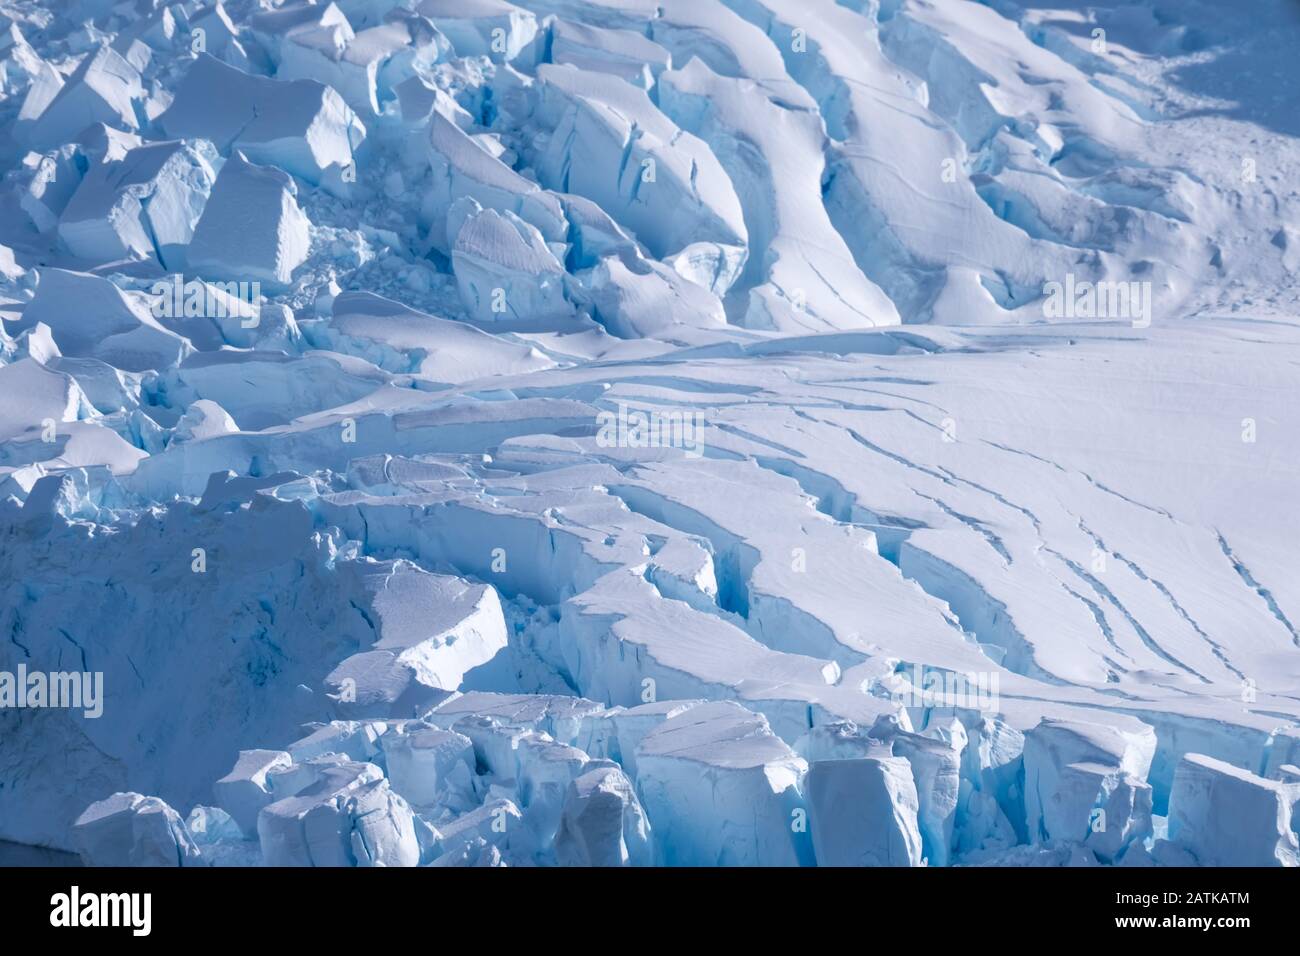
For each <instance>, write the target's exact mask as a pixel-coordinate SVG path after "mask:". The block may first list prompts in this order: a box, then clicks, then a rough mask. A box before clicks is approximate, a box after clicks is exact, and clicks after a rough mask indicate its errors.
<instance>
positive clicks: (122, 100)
mask: <svg viewBox="0 0 1300 956" xmlns="http://www.w3.org/2000/svg"><path fill="white" fill-rule="evenodd" d="M29 96H30V94H29ZM143 99H144V86H143V84H142V83H141V80H140V73H139V71H138V70H137V69H136V68H135V67H134V66H132V65H131V64H130V63H128V62H127V61H126V60H125V59H123V58H122V56H121V55H120V54H118V53H117V51H116V50H114V49H113V48H112V47H109V46H103V47H100V48H99V49H98V50H96V51H95V52H94V53H89V54H87V55H86V56H85V57H84V58H83V59H82V61H81V63H80V64H79V65H78V66H77V69H76V70H75V71H74V72H73V74H72V75H71V76H70V77H68V80H67V82H66V83H64V84H63V87H62V88H61V89H60V90H59V91H58V93H57V94H55V96H54V97H53V98H52V99H51V100H50V102H49V105H47V106H46V107H45V109H44V110H42V111H41V113H40V115H39V117H37V118H35V119H34V121H33V122H32V125H31V127H30V128H29V129H28V130H27V137H28V140H29V142H31V143H32V144H33V145H34V146H36V147H37V148H38V149H48V148H50V147H53V146H58V145H59V144H61V143H67V142H70V141H71V140H74V139H76V138H77V135H78V134H79V133H80V132H81V131H82V130H84V129H85V128H86V127H87V126H90V125H91V124H93V123H104V124H105V125H107V126H114V127H117V128H118V129H126V130H134V129H138V128H139V127H140V115H139V112H138V110H139V108H140V105H141V101H142V100H143Z"/></svg>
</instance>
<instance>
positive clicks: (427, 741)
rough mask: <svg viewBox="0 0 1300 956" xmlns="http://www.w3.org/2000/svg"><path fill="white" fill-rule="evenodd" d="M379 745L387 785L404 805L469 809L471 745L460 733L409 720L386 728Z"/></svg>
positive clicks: (471, 796) (472, 764)
mask: <svg viewBox="0 0 1300 956" xmlns="http://www.w3.org/2000/svg"><path fill="white" fill-rule="evenodd" d="M380 746H381V747H382V748H383V752H384V758H385V763H386V764H387V768H388V779H389V782H390V783H391V784H392V787H393V789H394V790H396V791H397V792H398V793H400V794H401V795H402V796H403V797H405V798H406V800H407V802H408V803H411V804H412V805H414V806H416V807H434V806H445V807H450V808H451V809H453V810H458V811H465V810H468V809H470V808H472V807H473V805H474V803H475V802H476V800H475V795H474V786H473V778H474V773H475V762H474V744H473V742H472V741H471V740H470V739H469V738H468V737H466V736H465V735H464V734H459V733H456V732H455V731H452V730H441V729H439V728H437V727H431V726H429V725H428V724H425V723H422V722H420V721H410V722H404V723H398V724H395V725H394V726H392V727H390V728H389V730H388V731H387V732H386V733H385V734H384V735H383V737H381V738H380Z"/></svg>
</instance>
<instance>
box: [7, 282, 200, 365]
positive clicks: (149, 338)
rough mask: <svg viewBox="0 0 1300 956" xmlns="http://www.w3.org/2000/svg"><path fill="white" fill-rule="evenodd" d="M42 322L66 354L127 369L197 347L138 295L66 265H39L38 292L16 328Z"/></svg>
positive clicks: (164, 361)
mask: <svg viewBox="0 0 1300 956" xmlns="http://www.w3.org/2000/svg"><path fill="white" fill-rule="evenodd" d="M38 322H43V323H44V324H45V325H47V326H48V327H49V329H50V331H51V333H52V334H53V336H54V341H55V342H57V343H58V346H59V351H60V352H62V353H63V354H64V355H67V356H70V357H72V358H97V359H101V360H102V361H105V362H107V363H109V364H110V365H113V366H116V367H117V368H119V369H123V370H125V371H133V372H142V371H145V370H146V369H164V368H168V367H170V366H173V365H176V364H177V363H178V362H180V361H181V360H182V359H184V358H185V356H187V355H189V354H190V353H191V352H192V351H193V347H192V346H191V345H190V343H189V342H188V341H187V340H186V339H184V338H182V337H181V336H179V335H176V334H175V333H174V332H171V331H168V330H167V329H165V328H163V327H162V326H161V325H160V324H159V323H158V321H157V320H156V319H155V318H154V317H153V316H152V315H151V314H150V311H149V309H148V308H146V307H145V306H144V305H143V304H142V303H141V301H140V300H139V298H138V297H135V296H132V297H130V298H128V297H127V294H126V293H123V292H122V291H121V290H120V289H118V287H117V286H115V285H114V284H113V283H111V282H109V281H108V280H107V279H103V278H100V277H99V276H92V275H87V274H85V273H81V272H70V271H67V270H65V269H42V270H41V281H40V285H39V286H37V289H36V296H35V298H34V299H32V301H31V303H30V304H29V305H28V306H27V309H26V310H25V311H24V313H23V318H22V321H21V322H20V323H19V325H18V327H19V328H21V329H27V328H31V327H33V326H35V325H36V323H38Z"/></svg>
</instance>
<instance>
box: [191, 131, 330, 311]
mask: <svg viewBox="0 0 1300 956" xmlns="http://www.w3.org/2000/svg"><path fill="white" fill-rule="evenodd" d="M297 194H298V190H297V187H296V186H295V185H294V182H293V177H291V176H290V175H289V174H288V173H286V172H285V171H284V170H282V169H277V168H276V167H274V166H258V165H255V164H253V163H251V162H249V161H248V160H247V159H245V158H244V156H243V155H242V154H241V153H239V152H236V153H235V154H234V155H233V156H231V157H230V159H228V160H226V162H225V165H223V166H222V167H221V172H220V173H219V174H218V176H217V181H216V183H215V184H214V185H213V187H212V194H211V195H210V196H209V197H208V202H207V205H206V206H205V207H204V209H203V215H202V216H201V217H200V218H199V221H198V224H197V225H196V226H195V227H194V237H193V239H192V240H191V242H190V246H189V252H188V259H189V267H190V268H191V269H193V270H194V271H195V272H197V273H199V274H200V275H201V276H203V277H204V278H205V279H218V280H226V281H249V280H255V281H259V282H263V283H265V284H266V285H267V286H269V287H270V288H269V289H268V291H273V290H277V289H282V288H284V287H285V286H287V285H288V284H289V282H290V280H291V278H292V276H293V271H294V270H295V269H296V268H298V266H300V265H301V264H302V263H303V261H304V260H305V259H306V258H307V252H308V249H309V247H310V246H311V235H310V228H311V224H310V223H309V222H308V221H307V216H306V214H305V213H304V212H303V211H302V210H301V209H300V208H299V207H298V199H297Z"/></svg>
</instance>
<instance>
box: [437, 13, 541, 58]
mask: <svg viewBox="0 0 1300 956" xmlns="http://www.w3.org/2000/svg"><path fill="white" fill-rule="evenodd" d="M415 10H416V12H417V13H419V14H420V15H421V16H425V17H428V18H429V19H430V20H432V21H433V24H434V26H436V27H437V28H438V29H439V30H441V31H442V32H443V33H444V34H445V35H446V37H447V39H448V40H450V41H451V44H452V46H453V47H454V48H455V50H456V54H457V55H458V56H486V57H489V58H490V59H492V60H495V61H497V62H498V63H501V62H509V61H510V60H514V59H515V58H517V57H518V56H519V55H520V53H522V52H523V51H524V50H525V49H526V48H527V47H528V46H529V44H530V43H532V41H533V39H534V38H535V37H536V36H537V18H536V17H535V16H533V14H532V13H531V12H530V11H528V10H523V9H521V8H519V7H517V6H515V5H514V4H513V3H507V2H506V0H420V3H419V4H418V5H417V6H416V8H415Z"/></svg>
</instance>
